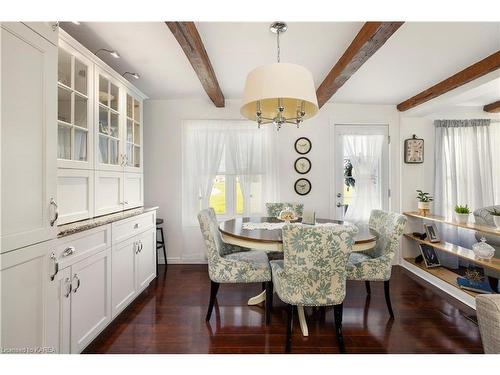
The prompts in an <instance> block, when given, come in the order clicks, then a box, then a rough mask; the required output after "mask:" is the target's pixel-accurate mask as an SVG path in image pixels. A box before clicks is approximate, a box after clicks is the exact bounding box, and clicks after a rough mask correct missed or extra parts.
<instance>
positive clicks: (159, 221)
mask: <svg viewBox="0 0 500 375" xmlns="http://www.w3.org/2000/svg"><path fill="white" fill-rule="evenodd" d="M162 224H163V219H156V232H158V231H160V235H161V240H158V236H157V237H156V250H158V249H163V256H164V258H165V268H166V267H167V250H166V249H165V237H164V236H163V228H162V226H161V225H162ZM156 268H157V269H158V254H157V255H156Z"/></svg>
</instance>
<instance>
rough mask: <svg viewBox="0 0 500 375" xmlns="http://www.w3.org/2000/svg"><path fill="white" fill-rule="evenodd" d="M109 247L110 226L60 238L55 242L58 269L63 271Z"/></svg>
mask: <svg viewBox="0 0 500 375" xmlns="http://www.w3.org/2000/svg"><path fill="white" fill-rule="evenodd" d="M109 247H111V225H103V226H101V227H97V228H94V229H90V230H88V231H85V232H82V233H77V234H73V235H71V236H68V237H63V238H60V239H59V240H57V245H56V250H55V255H56V257H57V260H58V262H59V268H61V269H63V268H65V267H67V266H70V265H72V264H74V263H75V262H78V261H80V260H82V259H84V258H87V257H89V256H91V255H92V254H96V253H98V252H99V251H102V250H105V249H106V248H109Z"/></svg>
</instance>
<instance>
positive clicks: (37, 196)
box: [0, 23, 57, 252]
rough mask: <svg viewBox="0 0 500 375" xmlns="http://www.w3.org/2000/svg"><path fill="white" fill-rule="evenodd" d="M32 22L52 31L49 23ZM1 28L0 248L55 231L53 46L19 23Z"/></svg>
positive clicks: (20, 244)
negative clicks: (0, 187)
mask: <svg viewBox="0 0 500 375" xmlns="http://www.w3.org/2000/svg"><path fill="white" fill-rule="evenodd" d="M31 25H32V26H33V25H34V24H31ZM37 28H38V29H39V30H43V29H44V28H46V30H45V32H46V34H54V33H55V34H56V37H57V33H56V32H54V31H53V30H52V27H51V26H49V25H45V24H41V25H39V26H38V27H37ZM0 34H1V36H0V37H1V43H0V48H1V64H0V65H1V77H2V78H1V83H0V84H1V93H2V95H1V103H2V104H1V111H0V113H1V186H2V189H1V207H2V210H1V211H2V212H1V215H2V217H1V252H6V251H10V250H14V249H17V248H20V247H23V246H28V245H31V244H34V243H38V242H42V241H46V240H49V239H51V238H54V237H55V236H56V230H57V221H56V219H57V203H56V201H57V197H56V171H57V165H56V148H57V147H56V146H57V143H56V129H57V128H56V126H55V124H56V121H57V46H56V45H54V44H52V43H51V42H50V41H48V40H47V39H45V38H43V37H42V36H41V35H40V34H38V33H36V32H34V31H33V30H32V29H31V28H30V27H28V26H26V25H24V24H22V23H2V24H1V28H0Z"/></svg>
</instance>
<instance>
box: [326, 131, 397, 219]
mask: <svg viewBox="0 0 500 375" xmlns="http://www.w3.org/2000/svg"><path fill="white" fill-rule="evenodd" d="M377 142H379V143H380V148H377V147H376V146H374V145H377V144H378V143H377ZM353 144H354V145H358V146H357V149H356V146H355V147H353ZM359 145H361V146H359ZM334 150H335V152H334V165H335V168H334V176H335V178H334V179H335V183H334V186H335V190H334V200H333V204H334V212H335V215H334V216H335V218H336V219H339V220H344V219H345V218H346V213H347V211H348V209H349V206H351V208H350V209H351V210H352V211H351V213H352V212H353V211H354V210H355V211H356V212H359V211H360V210H359V208H360V205H361V206H362V207H361V209H362V210H366V211H371V209H384V210H388V209H389V198H390V190H389V135H388V127H387V126H386V125H335V145H334ZM374 150H378V151H374ZM352 153H354V154H356V155H354V157H353V156H352V155H351V156H350V154H352ZM365 157H366V158H365ZM351 159H353V160H351ZM354 159H356V160H354ZM366 159H368V160H376V162H373V165H371V167H370V168H369V174H368V175H367V174H366V169H365V170H364V172H365V174H364V175H363V171H361V172H360V169H363V167H366ZM360 160H364V163H365V165H360V162H359V161H360ZM361 163H363V161H362V162H361ZM356 165H360V167H359V168H358V170H357V168H356ZM357 176H358V177H359V178H358V181H356V177H357ZM363 184H364V185H363ZM356 203H357V204H358V206H357V207H356V208H357V209H356V208H355V206H356ZM349 216H350V215H349V214H348V217H347V219H350V218H349ZM351 217H352V216H351ZM351 220H352V219H351ZM363 221H365V220H363Z"/></svg>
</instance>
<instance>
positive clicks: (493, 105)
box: [483, 100, 500, 113]
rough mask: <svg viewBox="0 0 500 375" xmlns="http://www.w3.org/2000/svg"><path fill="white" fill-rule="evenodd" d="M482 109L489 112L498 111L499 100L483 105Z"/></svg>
mask: <svg viewBox="0 0 500 375" xmlns="http://www.w3.org/2000/svg"><path fill="white" fill-rule="evenodd" d="M483 111H485V112H489V113H500V100H497V101H496V102H494V103H490V104H487V105H485V106H484V107H483Z"/></svg>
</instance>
